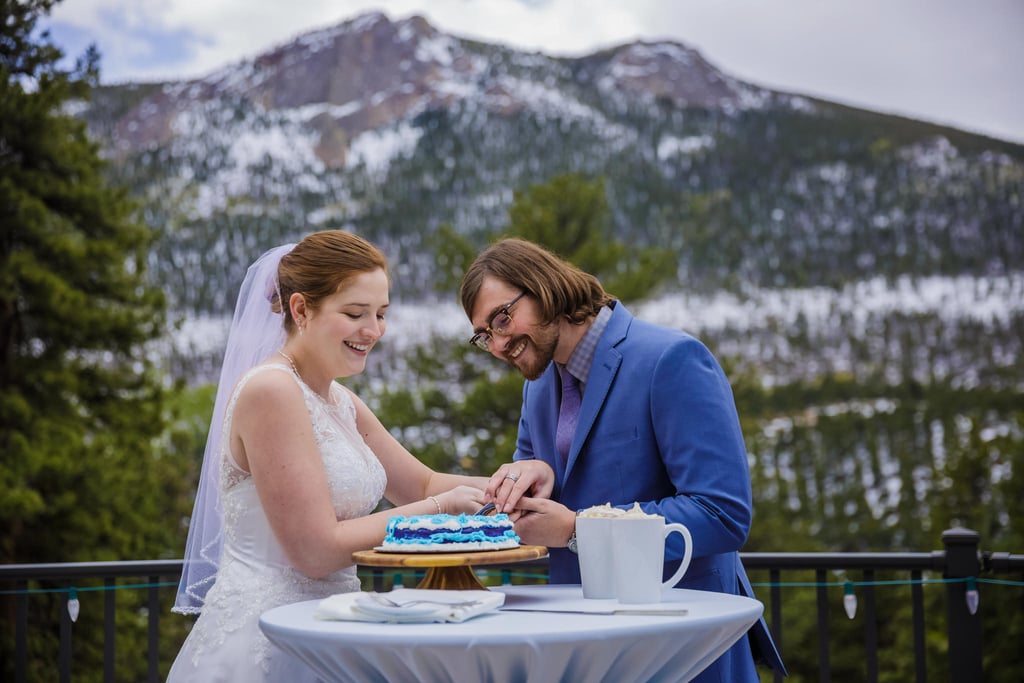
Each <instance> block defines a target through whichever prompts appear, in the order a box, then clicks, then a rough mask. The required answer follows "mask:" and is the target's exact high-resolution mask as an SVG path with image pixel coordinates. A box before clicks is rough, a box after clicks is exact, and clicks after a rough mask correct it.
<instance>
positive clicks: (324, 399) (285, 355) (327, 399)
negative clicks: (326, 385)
mask: <svg viewBox="0 0 1024 683" xmlns="http://www.w3.org/2000/svg"><path fill="white" fill-rule="evenodd" d="M277 352H278V353H279V354H280V355H281V356H283V357H284V359H285V360H286V361H288V365H290V366H292V372H294V373H295V376H296V377H298V378H299V381H300V382H302V383H303V384H304V385H306V387H309V385H308V384H306V380H304V379H302V375H301V374H300V373H299V369H298V368H297V367H295V359H294V358H292V357H291V356H289V355H288V354H287V353H285V352H284V351H282V350H281V349H278V350H277ZM309 390H310V391H312V392H313V395H314V396H316V397H317V398H318V399H320V400H321V401H323V402H324V403H326V404H327V405H334V402H333V401H332V400H331V399H329V398H324V397H323V396H321V395H320V394H318V393H317V392H316V391H314V390H313V388H312V387H309Z"/></svg>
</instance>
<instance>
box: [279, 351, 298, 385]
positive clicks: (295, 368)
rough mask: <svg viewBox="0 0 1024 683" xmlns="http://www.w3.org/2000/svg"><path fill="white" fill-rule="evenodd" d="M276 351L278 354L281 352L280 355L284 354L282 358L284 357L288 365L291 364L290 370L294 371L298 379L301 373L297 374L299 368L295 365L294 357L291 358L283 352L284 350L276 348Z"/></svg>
mask: <svg viewBox="0 0 1024 683" xmlns="http://www.w3.org/2000/svg"><path fill="white" fill-rule="evenodd" d="M277 352H278V353H279V354H281V355H282V356H284V359H285V360H286V361H288V365H291V366H292V372H294V373H295V375H296V376H297V377H298V378H299V379H302V375H300V374H299V369H298V368H297V367H295V359H293V358H292V357H291V356H289V355H288V354H287V353H285V352H284V351H282V350H281V349H278V350H277Z"/></svg>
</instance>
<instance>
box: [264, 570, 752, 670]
mask: <svg viewBox="0 0 1024 683" xmlns="http://www.w3.org/2000/svg"><path fill="white" fill-rule="evenodd" d="M491 590H498V591H501V592H504V593H505V595H506V598H505V605H504V606H503V607H502V608H501V610H500V611H497V612H494V613H489V614H484V615H482V616H479V617H476V618H474V619H470V620H467V621H464V622H461V623H441V624H387V623H368V622H354V621H318V620H316V619H314V618H313V613H314V610H315V609H316V606H317V604H318V601H316V600H311V601H306V602H300V603H295V604H292V605H285V606H282V607H277V608H275V609H271V610H268V611H267V612H264V613H263V615H262V616H261V618H260V628H261V629H263V632H264V633H265V634H266V635H267V637H268V638H269V639H270V641H271V642H272V643H273V644H274V645H276V646H277V647H280V648H282V649H283V650H285V651H287V652H289V653H290V654H292V655H293V656H295V657H298V658H299V659H301V660H302V661H304V662H305V663H306V664H307V665H308V666H309V667H310V668H311V669H313V670H314V671H315V672H316V673H317V675H318V676H320V678H322V679H323V680H325V681H329V682H331V683H355V682H362V683H365V682H366V681H382V682H384V681H386V682H387V683H435V682H436V683H440V682H442V681H451V682H453V683H459V682H461V681H503V682H505V681H507V682H508V683H561V682H563V681H571V682H572V683H599V682H600V683H613V682H615V683H621V682H622V681H630V682H631V683H633V682H637V683H640V682H644V681H647V682H654V681H657V682H662V681H664V682H672V683H682V682H684V681H689V680H691V679H692V678H693V677H694V676H696V675H697V674H698V673H700V672H701V671H703V670H704V669H705V668H706V667H707V666H708V665H709V664H710V663H711V662H713V661H714V660H715V659H717V658H718V657H719V656H720V655H721V654H722V653H723V652H725V651H726V650H727V649H728V648H729V647H730V646H731V645H732V644H733V643H735V642H736V641H737V640H738V639H739V638H741V637H742V636H743V635H744V634H745V633H746V632H747V630H748V629H749V628H750V627H751V625H753V624H754V622H756V621H757V619H758V618H759V617H760V616H761V613H762V612H763V609H764V608H763V605H762V604H761V603H760V602H758V601H757V600H753V599H751V598H745V597H741V596H737V595H726V594H723V593H710V592H706V591H695V590H687V589H670V590H667V591H665V595H664V602H663V603H662V607H663V608H666V609H668V610H671V611H668V612H666V613H661V614H631V613H613V612H614V610H615V609H616V608H630V607H635V606H630V605H619V604H618V603H617V602H616V601H614V600H610V601H609V600H586V599H584V598H583V593H582V590H581V589H580V586H579V585H538V586H502V587H499V588H492V589H491ZM683 610H685V614H680V613H677V612H679V611H683ZM579 611H582V612H583V613H579Z"/></svg>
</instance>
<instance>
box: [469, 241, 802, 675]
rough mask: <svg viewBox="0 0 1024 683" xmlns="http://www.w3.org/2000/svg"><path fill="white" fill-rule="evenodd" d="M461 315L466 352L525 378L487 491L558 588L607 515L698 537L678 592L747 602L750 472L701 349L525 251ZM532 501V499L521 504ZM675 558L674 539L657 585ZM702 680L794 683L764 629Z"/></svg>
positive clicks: (500, 263)
mask: <svg viewBox="0 0 1024 683" xmlns="http://www.w3.org/2000/svg"><path fill="white" fill-rule="evenodd" d="M461 297H462V306H463V309H464V310H465V312H466V315H467V316H468V317H469V320H470V322H471V324H472V325H473V331H474V334H473V337H472V339H471V340H470V342H471V343H473V344H474V345H476V346H477V347H479V348H480V349H482V350H484V351H487V352H488V353H490V354H492V355H493V356H495V357H496V358H498V359H500V360H503V361H505V362H507V363H509V364H510V365H512V366H513V367H515V368H516V369H517V370H519V372H520V373H522V375H523V376H524V377H525V378H526V380H527V381H526V383H525V384H524V386H523V404H522V409H521V415H520V420H519V433H518V438H517V441H516V451H515V453H514V455H513V462H512V463H511V464H507V465H503V466H502V467H501V468H500V469H499V470H498V471H497V472H496V473H495V474H494V476H493V477H492V478H491V482H490V485H489V488H488V492H489V493H491V494H492V495H493V496H494V499H495V502H496V503H497V504H498V509H499V510H503V511H510V510H512V509H513V508H518V509H519V510H520V511H522V512H523V515H522V517H520V518H519V519H518V521H517V522H516V531H517V533H518V534H519V535H520V536H521V537H522V539H523V540H524V541H525V542H526V543H531V544H538V545H544V546H547V547H548V548H549V549H550V574H551V582H552V583H580V572H579V562H578V560H577V557H576V555H575V552H576V531H575V525H576V511H577V510H580V509H583V508H586V507H590V506H592V505H600V504H603V503H607V502H611V503H612V505H616V506H619V507H630V506H631V505H632V504H633V502H634V501H636V502H639V503H640V506H641V507H642V508H643V509H644V511H645V512H647V513H651V514H657V515H661V516H662V517H664V518H665V521H666V522H667V523H670V522H680V523H682V524H685V525H686V526H687V527H688V528H689V530H690V533H691V534H692V536H693V544H694V553H693V560H692V562H691V565H690V568H689V569H688V570H687V572H686V575H685V577H684V578H683V580H682V581H681V582H680V583H679V584H678V586H679V587H682V588H693V589H698V590H708V591H717V592H721V593H732V594H741V595H748V596H752V595H753V591H752V589H751V587H750V582H749V581H748V580H747V576H746V572H745V571H744V569H743V566H742V564H741V563H740V559H739V550H740V548H741V547H742V546H743V544H744V542H745V541H746V538H747V534H748V532H749V530H750V521H751V508H752V504H751V488H750V472H749V470H748V465H747V452H746V447H745V445H744V443H743V436H742V433H741V431H740V425H739V418H738V416H737V413H736V406H735V402H734V400H733V396H732V389H731V387H730V386H729V382H728V380H727V379H726V377H725V374H724V372H723V371H722V368H721V367H720V365H719V364H718V362H717V360H716V359H715V358H714V356H713V355H712V354H711V352H710V351H708V349H707V348H706V347H705V346H704V345H703V344H701V343H700V342H699V341H697V340H696V339H694V338H693V337H691V336H689V335H687V334H685V333H683V332H679V331H675V330H670V329H667V328H664V327H659V326H656V325H652V324H650V323H646V322H643V321H640V320H638V319H636V318H634V317H633V316H632V314H630V313H629V311H627V310H626V308H625V306H623V305H622V303H621V302H619V301H617V300H615V299H614V298H613V297H612V296H611V295H610V294H608V293H607V292H605V291H604V288H603V287H602V286H601V284H600V282H598V280H597V279H596V278H595V277H594V276H592V275H590V274H588V273H585V272H583V271H581V270H579V269H578V268H576V267H575V266H573V265H571V264H570V263H568V262H566V261H564V260H562V259H560V258H558V257H557V256H555V255H554V254H552V253H550V252H549V251H547V250H545V249H543V248H542V247H540V246H538V245H536V244H533V243H531V242H528V241H525V240H520V239H504V240H501V241H499V242H497V243H495V244H493V245H492V246H490V247H489V248H488V249H486V250H485V251H484V252H482V253H481V254H480V255H479V256H478V257H477V258H476V260H475V261H474V262H473V263H472V264H471V265H470V267H469V269H468V270H467V271H466V274H465V276H464V277H463V280H462V287H461ZM526 493H529V494H530V495H529V496H524V494H526ZM681 557H682V542H681V540H680V539H679V537H678V535H675V534H673V535H672V536H671V537H670V541H669V544H668V547H667V550H666V558H667V560H668V561H667V562H666V564H665V573H664V576H665V577H666V578H667V577H669V576H671V573H672V571H673V570H674V568H675V567H677V566H678V564H679V560H680V558H681ZM749 635H750V638H749V639H747V638H742V639H741V640H740V641H739V642H737V643H736V644H735V645H733V647H732V648H730V649H729V650H728V651H727V652H726V653H725V654H723V655H722V656H721V657H720V658H719V659H718V660H716V661H715V662H714V663H713V664H712V665H711V666H710V667H709V668H708V669H706V670H705V671H704V672H703V673H701V674H700V676H698V678H697V679H695V680H697V681H729V682H735V681H749V682H750V683H757V681H758V675H757V671H756V668H755V665H754V661H755V657H756V658H757V659H758V660H759V661H761V662H763V663H764V664H766V665H768V666H770V667H771V668H772V669H774V670H775V671H778V672H780V673H782V674H783V675H785V673H786V670H785V666H784V665H783V663H782V660H781V658H780V657H779V654H778V651H777V650H776V648H775V645H774V643H773V641H772V638H771V635H770V634H769V632H768V629H767V626H766V625H765V623H764V620H763V619H761V620H759V621H758V622H757V623H756V624H755V625H754V626H753V627H752V628H751V630H750V634H749Z"/></svg>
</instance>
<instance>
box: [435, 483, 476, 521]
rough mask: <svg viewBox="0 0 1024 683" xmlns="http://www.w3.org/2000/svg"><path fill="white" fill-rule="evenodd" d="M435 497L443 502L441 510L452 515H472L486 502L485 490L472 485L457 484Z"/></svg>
mask: <svg viewBox="0 0 1024 683" xmlns="http://www.w3.org/2000/svg"><path fill="white" fill-rule="evenodd" d="M434 497H435V498H437V499H438V500H439V501H440V502H441V511H442V512H446V513H448V514H450V515H458V514H461V513H465V514H467V515H471V514H473V513H474V512H476V511H477V510H479V509H480V508H482V507H483V506H484V504H485V503H486V499H485V497H484V492H483V491H481V490H480V489H478V488H474V487H472V486H456V487H455V488H453V489H452V490H450V491H445V492H444V493H441V494H438V495H437V496H434Z"/></svg>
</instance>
